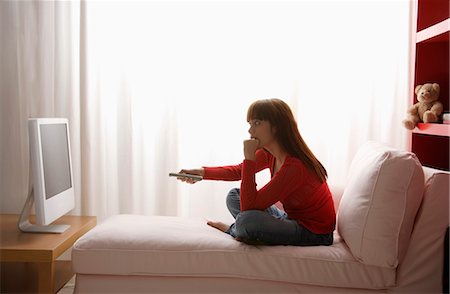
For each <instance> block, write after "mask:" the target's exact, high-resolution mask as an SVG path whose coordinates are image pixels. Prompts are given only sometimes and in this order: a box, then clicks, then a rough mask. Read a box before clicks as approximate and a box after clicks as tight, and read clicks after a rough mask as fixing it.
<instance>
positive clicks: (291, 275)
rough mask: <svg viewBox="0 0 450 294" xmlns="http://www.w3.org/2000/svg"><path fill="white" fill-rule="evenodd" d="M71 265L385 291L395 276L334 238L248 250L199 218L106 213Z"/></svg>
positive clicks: (120, 272)
mask: <svg viewBox="0 0 450 294" xmlns="http://www.w3.org/2000/svg"><path fill="white" fill-rule="evenodd" d="M72 261H73V268H74V271H75V272H76V273H77V274H80V275H109V276H154V277H192V278H202V277H209V278H239V279H251V280H264V281H272V282H286V283H292V284H306V285H316V286H327V287H349V288H367V289H386V288H389V287H393V286H395V278H396V276H395V269H391V268H386V267H377V266H369V265H365V264H362V263H360V262H358V261H357V260H356V259H355V258H354V257H353V255H352V254H351V252H350V250H349V249H348V247H347V245H345V243H344V242H342V241H341V238H340V237H339V235H338V234H336V233H335V240H334V243H333V245H331V246H305V247H302V246H251V245H246V244H244V243H241V242H238V241H236V240H234V238H232V237H231V236H230V235H228V234H225V233H223V232H221V231H219V230H216V229H214V228H212V227H210V226H208V225H207V224H206V221H205V220H201V219H193V218H183V217H170V216H142V215H116V216H112V217H110V218H108V219H107V220H105V221H104V222H102V223H101V224H99V225H98V226H96V227H95V228H94V229H92V230H91V231H89V232H88V233H86V234H85V235H84V236H82V237H81V238H80V239H78V241H77V242H76V243H75V244H74V246H73V249H72ZM260 290H261V289H260ZM262 291H263V292H264V290H262ZM224 292H225V291H224Z"/></svg>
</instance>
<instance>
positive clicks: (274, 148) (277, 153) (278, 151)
mask: <svg viewBox="0 0 450 294" xmlns="http://www.w3.org/2000/svg"><path fill="white" fill-rule="evenodd" d="M265 149H266V150H267V151H269V152H270V154H272V155H273V156H274V157H275V159H276V160H277V161H278V162H279V163H280V164H283V163H284V160H285V159H286V157H287V156H288V153H287V152H286V151H284V149H283V148H282V147H281V146H280V145H279V144H278V143H277V142H274V143H273V144H270V146H267V147H265Z"/></svg>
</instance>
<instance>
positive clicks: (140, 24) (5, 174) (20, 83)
mask: <svg viewBox="0 0 450 294" xmlns="http://www.w3.org/2000/svg"><path fill="white" fill-rule="evenodd" d="M409 5H410V4H409V2H408V1H406V0H405V1H286V2H283V1H280V2H279V1H243V2H239V1H210V2H207V1H204V2H194V1H192V2H191V1H180V2H172V1H132V2H128V1H111V2H109V1H81V2H78V1H71V2H1V3H0V8H1V11H0V13H1V14H0V16H1V17H0V24H1V28H0V29H1V39H2V40H7V41H8V42H3V44H2V46H1V50H2V51H1V62H2V67H1V69H0V72H1V76H0V85H1V89H0V90H1V92H0V93H1V109H0V112H1V113H0V114H1V117H0V123H1V125H0V131H1V134H0V137H1V140H2V141H1V149H0V151H1V167H0V171H1V174H0V180H1V183H0V189H1V209H2V211H3V212H13V213H18V212H19V211H20V208H21V207H22V205H23V202H24V201H25V196H26V195H25V193H26V187H27V185H26V183H27V177H28V176H27V175H28V173H27V172H25V171H27V170H28V153H27V152H28V147H27V143H28V142H27V141H28V140H27V133H26V132H27V130H26V119H27V118H28V117H31V116H65V117H68V118H69V120H70V127H71V141H72V152H73V154H72V157H73V161H74V172H75V177H74V178H75V184H76V187H77V189H76V193H77V208H76V210H75V211H74V212H73V213H74V214H86V215H96V216H97V217H98V219H99V221H101V220H102V219H104V218H105V217H107V216H110V215H113V214H118V213H139V214H149V215H157V214H159V215H181V216H195V217H202V218H214V219H222V220H224V221H227V220H230V221H231V216H229V215H228V213H227V210H226V206H225V203H224V201H225V196H226V193H227V191H228V190H229V189H231V188H232V187H236V186H238V185H239V183H237V182H234V183H230V182H226V183H225V182H210V181H204V182H200V183H197V184H195V185H187V184H184V183H181V182H178V181H176V180H175V179H173V178H169V177H168V173H169V172H173V171H175V172H176V171H178V170H180V169H181V168H196V167H200V166H202V165H205V166H214V165H225V164H237V163H240V162H241V161H242V158H243V156H242V150H243V147H242V141H243V140H244V139H246V138H248V133H247V129H248V124H247V122H246V110H247V107H248V106H249V104H250V103H251V102H252V101H254V100H256V99H262V98H272V97H277V98H281V99H284V100H285V101H286V102H287V103H288V104H290V105H291V107H292V108H293V111H294V113H295V115H296V117H297V120H298V124H299V129H300V132H301V133H302V135H303V137H304V139H305V141H306V142H307V143H308V144H309V146H310V148H311V149H312V150H313V151H314V153H315V154H316V156H317V157H318V158H319V159H320V160H321V161H322V163H323V164H324V166H325V167H326V168H327V170H328V173H329V182H330V183H331V184H338V185H344V184H345V181H346V177H345V175H346V172H347V170H348V168H349V165H350V161H351V158H352V155H353V154H354V152H355V151H356V149H357V147H358V146H359V145H360V144H361V143H363V142H365V141H366V140H377V141H383V142H386V143H388V144H390V145H392V146H394V147H397V148H402V149H406V148H407V132H406V131H405V130H404V129H403V128H402V125H401V120H402V119H403V116H404V113H405V110H406V109H407V106H408V103H409V98H408V97H409V93H408V91H409V84H408V77H409V71H408V66H409V64H408V62H409V55H408V54H409V39H408V37H409ZM380 15H383V20H382V21H380V18H379V17H380ZM267 180H268V172H263V173H261V174H259V175H258V185H259V186H262V185H263V184H264V183H265V182H266V181H267Z"/></svg>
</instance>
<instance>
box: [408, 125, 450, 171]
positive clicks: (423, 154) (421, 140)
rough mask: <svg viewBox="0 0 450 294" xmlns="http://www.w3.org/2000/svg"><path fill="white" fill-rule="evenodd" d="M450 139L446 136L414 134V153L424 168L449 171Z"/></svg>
mask: <svg viewBox="0 0 450 294" xmlns="http://www.w3.org/2000/svg"><path fill="white" fill-rule="evenodd" d="M449 139H450V137H444V136H430V135H424V134H416V133H413V134H412V150H411V151H412V152H413V153H415V154H416V155H417V157H418V158H419V160H420V162H421V163H422V165H424V166H429V167H432V168H437V169H442V170H446V171H448V170H449V163H450V162H449Z"/></svg>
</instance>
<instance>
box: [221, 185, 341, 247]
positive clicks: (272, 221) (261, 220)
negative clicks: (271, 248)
mask: <svg viewBox="0 0 450 294" xmlns="http://www.w3.org/2000/svg"><path fill="white" fill-rule="evenodd" d="M240 203H241V198H240V189H239V188H234V189H231V190H230V192H229V193H228V195H227V207H228V210H229V211H230V212H231V214H232V215H233V217H234V218H235V220H236V222H235V223H234V224H232V225H231V226H230V228H229V229H228V231H227V232H226V233H228V234H230V235H231V236H233V237H234V238H238V239H239V240H240V241H242V242H244V243H248V244H260V245H297V246H313V245H331V244H333V233H332V232H331V233H329V234H314V233H313V232H311V231H309V230H308V229H306V228H305V227H303V226H302V225H300V224H299V223H298V222H297V221H296V220H291V219H288V217H287V214H286V213H285V212H284V211H282V210H280V209H278V208H277V207H276V206H275V205H272V206H271V207H269V208H267V209H266V210H247V211H244V212H241V210H240Z"/></svg>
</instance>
